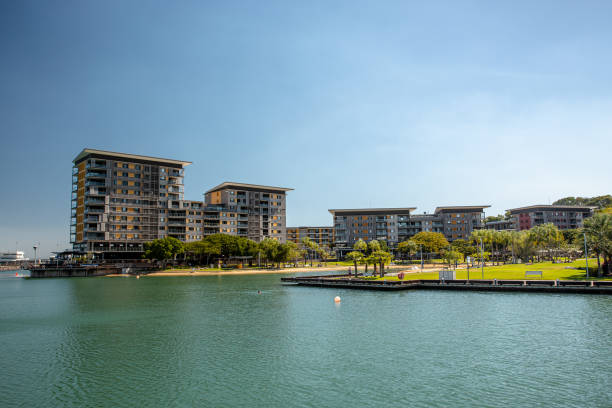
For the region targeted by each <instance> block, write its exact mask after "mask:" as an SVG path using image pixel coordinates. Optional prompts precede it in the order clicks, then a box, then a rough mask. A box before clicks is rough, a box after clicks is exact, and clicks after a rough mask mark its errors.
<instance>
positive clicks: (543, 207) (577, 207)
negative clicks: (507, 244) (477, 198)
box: [506, 204, 597, 214]
mask: <svg viewBox="0 0 612 408" xmlns="http://www.w3.org/2000/svg"><path fill="white" fill-rule="evenodd" d="M538 209H541V210H544V211H554V210H567V211H570V210H575V211H581V210H596V209H597V207H593V206H586V205H554V204H538V205H528V206H526V207H518V208H511V209H509V210H506V211H510V214H515V213H520V212H525V211H529V210H538Z"/></svg>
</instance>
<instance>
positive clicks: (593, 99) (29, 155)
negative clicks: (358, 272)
mask: <svg viewBox="0 0 612 408" xmlns="http://www.w3.org/2000/svg"><path fill="white" fill-rule="evenodd" d="M610 15H612V3H610V2H588V1H585V2H563V1H538V2H533V1H526V2H520V1H512V2H505V3H503V4H502V2H489V1H482V2H472V1H448V2H444V1H435V2H408V1H397V2H394V1H386V2H360V1H335V2H329V1H321V2H317V1H309V2H286V1H282V2H281V1H279V2H273V1H265V2H261V1H241V2H213V1H210V2H201V1H180V2H167V1H164V2H162V1H159V2H156V1H140V2H125V1H116V2H114V1H104V2H101V1H96V2H94V1H55V2H53V1H34V2H29V1H15V2H8V1H5V2H1V3H0V52H1V55H2V63H1V64H0V78H1V81H0V96H1V97H0V137H1V146H2V156H1V160H0V170H2V173H1V174H3V184H4V189H3V191H4V192H3V193H2V199H1V200H0V249H14V248H15V246H18V247H19V248H22V249H25V250H27V251H28V252H29V253H30V256H31V246H32V244H33V243H34V242H37V241H40V243H41V247H42V249H43V253H48V252H49V251H51V250H56V249H57V248H65V247H67V246H68V243H67V241H68V224H69V211H70V210H69V206H70V202H69V197H70V182H71V181H70V180H71V177H70V176H71V173H70V171H71V165H72V164H71V161H72V159H73V158H74V157H75V156H76V155H77V154H78V153H79V152H80V150H81V149H83V148H84V147H91V148H98V149H105V150H112V151H121V152H129V153H135V154H144V155H152V156H161V157H169V158H176V159H181V160H189V161H193V162H194V164H193V165H191V166H190V167H188V169H187V171H186V174H187V175H186V178H185V191H186V194H185V196H186V198H189V199H201V197H202V193H203V192H204V191H205V190H206V189H207V188H209V187H211V186H214V185H216V184H218V183H220V182H222V181H240V182H247V183H256V184H271V185H280V186H286V187H291V188H294V189H295V191H292V192H290V194H289V197H288V210H287V219H288V224H289V225H308V224H324V225H325V224H331V216H330V214H329V213H328V212H327V209H329V208H347V207H349V208H358V207H370V206H374V207H400V206H415V207H418V210H417V211H419V212H422V211H428V212H429V211H432V210H433V209H434V208H435V207H436V206H438V205H470V204H490V205H492V208H491V209H489V210H488V212H487V214H489V215H494V214H497V213H501V212H503V211H504V210H505V209H507V208H512V207H516V206H523V205H528V204H536V203H543V204H546V203H549V202H552V201H554V200H555V199H557V198H560V197H564V196H568V195H581V196H592V195H599V194H607V193H610V192H611V191H610V190H611V185H612V183H611V182H612V177H611V176H610V165H609V163H610V155H611V152H612V115H611V113H612V92H611V91H612V89H611V87H612V85H611V84H612V82H611V81H610V67H611V66H612V53H611V52H610V44H612V25H610V24H609V16H610ZM16 242H18V243H17V244H16Z"/></svg>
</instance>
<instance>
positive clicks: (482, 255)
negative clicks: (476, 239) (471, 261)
mask: <svg viewBox="0 0 612 408" xmlns="http://www.w3.org/2000/svg"><path fill="white" fill-rule="evenodd" d="M480 272H481V274H482V279H484V246H483V243H482V237H481V238H480Z"/></svg>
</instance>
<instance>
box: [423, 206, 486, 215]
mask: <svg viewBox="0 0 612 408" xmlns="http://www.w3.org/2000/svg"><path fill="white" fill-rule="evenodd" d="M489 207H491V206H490V205H453V206H448V207H436V210H435V211H434V214H437V213H439V212H443V211H458V210H459V211H466V210H467V211H469V210H480V211H482V210H484V209H485V208H489Z"/></svg>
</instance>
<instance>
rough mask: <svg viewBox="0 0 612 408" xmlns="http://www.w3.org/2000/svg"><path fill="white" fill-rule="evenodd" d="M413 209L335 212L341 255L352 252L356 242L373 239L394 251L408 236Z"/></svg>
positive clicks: (332, 212)
mask: <svg viewBox="0 0 612 408" xmlns="http://www.w3.org/2000/svg"><path fill="white" fill-rule="evenodd" d="M413 210H415V208H414V207H410V208H363V209H332V210H329V212H330V213H331V214H332V216H333V221H334V239H335V244H336V250H337V252H338V255H339V256H343V255H344V253H345V252H348V251H351V249H352V247H353V245H354V244H355V242H357V241H358V240H359V239H362V240H364V241H366V242H368V241H372V240H374V239H376V240H378V241H385V242H386V243H387V245H388V246H389V247H391V248H393V247H395V246H396V245H397V243H398V242H401V241H403V240H404V238H405V237H407V236H408V224H407V223H408V222H409V219H410V212H411V211H413Z"/></svg>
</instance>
